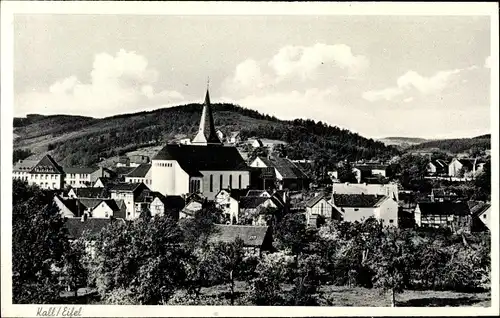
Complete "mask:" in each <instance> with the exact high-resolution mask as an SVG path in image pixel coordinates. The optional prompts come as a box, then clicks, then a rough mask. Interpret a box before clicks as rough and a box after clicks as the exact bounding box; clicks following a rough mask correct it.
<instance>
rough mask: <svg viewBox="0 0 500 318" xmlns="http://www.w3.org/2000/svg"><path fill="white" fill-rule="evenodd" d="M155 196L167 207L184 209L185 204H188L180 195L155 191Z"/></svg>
mask: <svg viewBox="0 0 500 318" xmlns="http://www.w3.org/2000/svg"><path fill="white" fill-rule="evenodd" d="M154 197H155V198H158V199H160V201H161V202H162V203H163V204H164V205H165V207H166V208H170V209H175V210H182V209H183V208H184V206H186V202H185V201H184V198H183V197H181V196H180V195H162V194H161V193H158V192H155V195H154Z"/></svg>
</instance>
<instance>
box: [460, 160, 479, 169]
mask: <svg viewBox="0 0 500 318" xmlns="http://www.w3.org/2000/svg"><path fill="white" fill-rule="evenodd" d="M457 160H458V162H460V163H461V164H462V165H463V166H464V167H466V168H467V169H469V170H470V171H472V170H473V168H474V161H475V159H470V158H462V159H457Z"/></svg>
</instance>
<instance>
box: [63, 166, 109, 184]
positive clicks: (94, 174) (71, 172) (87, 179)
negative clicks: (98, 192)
mask: <svg viewBox="0 0 500 318" xmlns="http://www.w3.org/2000/svg"><path fill="white" fill-rule="evenodd" d="M63 170H64V173H65V176H64V185H66V186H68V185H69V186H71V187H72V188H81V187H91V186H92V185H93V184H94V183H95V182H96V181H97V179H98V178H101V177H107V178H109V177H110V176H111V171H109V170H108V169H106V168H103V167H83V168H80V167H63Z"/></svg>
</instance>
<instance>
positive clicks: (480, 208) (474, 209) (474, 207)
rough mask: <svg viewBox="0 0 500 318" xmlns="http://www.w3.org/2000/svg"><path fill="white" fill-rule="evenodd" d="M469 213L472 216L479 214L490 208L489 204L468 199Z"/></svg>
mask: <svg viewBox="0 0 500 318" xmlns="http://www.w3.org/2000/svg"><path fill="white" fill-rule="evenodd" d="M467 204H468V206H469V210H470V213H471V214H472V215H473V216H478V215H481V214H482V213H483V212H485V211H486V210H488V209H489V208H491V204H489V203H486V202H481V201H468V202H467Z"/></svg>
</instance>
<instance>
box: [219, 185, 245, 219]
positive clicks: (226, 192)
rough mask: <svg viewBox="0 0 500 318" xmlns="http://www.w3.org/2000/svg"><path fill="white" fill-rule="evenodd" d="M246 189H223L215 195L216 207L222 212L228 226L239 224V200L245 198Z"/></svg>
mask: <svg viewBox="0 0 500 318" xmlns="http://www.w3.org/2000/svg"><path fill="white" fill-rule="evenodd" d="M247 192H250V191H248V190H246V189H238V190H236V189H222V190H220V191H219V193H217V194H216V195H215V206H216V207H218V208H219V209H221V210H222V213H223V214H224V216H225V217H226V219H227V223H228V224H237V223H238V213H239V210H240V208H239V200H240V199H241V197H243V196H245V195H246V193H247Z"/></svg>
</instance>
